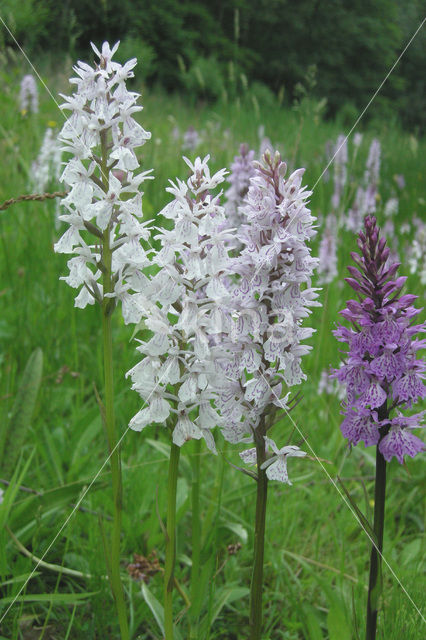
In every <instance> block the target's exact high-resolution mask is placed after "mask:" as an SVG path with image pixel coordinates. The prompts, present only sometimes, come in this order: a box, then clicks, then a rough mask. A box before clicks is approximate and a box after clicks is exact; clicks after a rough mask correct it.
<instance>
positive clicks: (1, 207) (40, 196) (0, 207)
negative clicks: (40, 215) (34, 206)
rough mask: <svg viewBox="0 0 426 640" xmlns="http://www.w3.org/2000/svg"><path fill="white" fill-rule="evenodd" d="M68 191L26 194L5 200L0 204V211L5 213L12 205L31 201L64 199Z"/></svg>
mask: <svg viewBox="0 0 426 640" xmlns="http://www.w3.org/2000/svg"><path fill="white" fill-rule="evenodd" d="M67 193H68V191H53V192H52V193H27V194H24V195H22V196H18V197H17V198H9V200H5V201H4V202H2V204H0V211H5V210H6V209H8V208H9V207H11V206H12V205H13V204H17V203H18V202H28V201H31V200H38V201H41V202H42V201H43V200H53V199H54V198H65V196H66V195H67Z"/></svg>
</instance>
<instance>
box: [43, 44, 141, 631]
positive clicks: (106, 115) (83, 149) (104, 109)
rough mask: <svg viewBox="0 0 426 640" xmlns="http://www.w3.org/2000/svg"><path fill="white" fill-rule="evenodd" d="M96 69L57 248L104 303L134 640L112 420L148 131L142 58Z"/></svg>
mask: <svg viewBox="0 0 426 640" xmlns="http://www.w3.org/2000/svg"><path fill="white" fill-rule="evenodd" d="M92 47H93V49H94V51H95V53H96V55H97V56H98V57H99V62H98V63H97V64H96V65H95V67H94V68H92V67H90V66H89V65H87V64H86V63H84V62H79V63H78V64H77V65H76V66H75V67H74V71H75V72H76V74H77V76H78V77H76V78H72V79H71V80H70V82H71V83H72V84H75V85H76V86H77V89H76V91H75V93H74V94H73V95H72V96H70V97H66V96H63V97H64V98H65V103H64V104H63V105H62V106H61V108H62V109H64V110H68V111H71V115H70V117H69V118H68V120H67V121H66V122H65V124H64V126H63V128H62V130H61V132H60V135H59V139H60V141H61V142H62V143H63V144H64V147H63V151H66V152H68V153H70V154H71V156H72V157H71V158H70V159H69V160H68V162H67V163H66V164H65V169H64V171H63V174H62V177H61V180H63V181H64V183H65V185H67V187H69V193H68V195H67V196H66V197H65V198H64V199H63V200H62V205H63V206H64V207H65V210H66V213H65V214H63V215H61V216H60V220H62V221H64V222H66V223H68V224H69V228H68V229H67V231H65V233H64V234H63V236H62V237H61V238H60V240H59V241H58V242H57V243H56V244H55V251H57V252H59V253H71V254H74V256H75V257H73V258H71V259H70V260H69V261H68V268H69V271H70V272H69V275H68V276H66V277H63V278H62V279H63V280H65V282H67V284H69V285H70V286H71V287H74V288H77V289H80V292H79V294H78V295H77V297H76V299H75V306H76V307H80V308H84V307H85V306H86V305H87V304H95V303H98V304H99V305H100V308H101V312H102V334H103V360H104V410H103V416H104V422H105V428H106V434H107V440H108V449H109V458H110V463H111V478H112V490H113V530H112V537H111V541H110V543H109V545H108V547H109V548H108V550H107V554H108V556H109V557H107V566H108V573H109V578H110V584H111V590H112V594H113V597H114V601H115V606H116V610H117V615H118V620H119V625H120V634H121V638H122V640H127V639H128V638H129V628H128V621H127V612H126V604H125V598H124V588H123V584H122V581H121V577H120V536H121V518H122V515H121V514H122V479H121V460H120V449H119V441H118V434H117V429H116V424H115V415H114V383H113V344H112V325H111V320H112V313H113V311H114V309H115V308H116V305H117V302H118V301H121V302H122V312H123V317H124V321H125V322H126V323H130V322H139V320H140V318H141V316H142V314H143V311H144V296H143V294H142V292H141V287H140V281H141V275H140V270H141V268H142V267H144V266H145V265H147V264H149V260H148V257H147V255H146V254H145V251H144V250H143V248H142V246H141V244H140V240H141V239H148V232H147V230H146V229H145V226H144V224H143V223H142V222H141V220H140V218H141V215H142V207H141V202H142V192H141V191H140V184H141V183H142V181H143V180H144V179H146V178H147V177H148V172H144V173H138V174H134V170H135V169H138V167H139V162H138V160H137V158H136V155H135V151H134V149H135V148H136V147H139V146H141V145H143V144H144V143H145V142H146V140H148V139H149V138H150V135H151V134H150V133H148V132H146V131H144V129H143V128H142V127H141V126H140V125H139V124H137V123H136V122H135V120H134V119H133V117H132V115H133V114H134V113H136V112H138V111H140V110H141V109H142V107H140V106H137V105H136V101H137V99H138V97H139V94H136V93H131V92H129V91H127V89H126V86H125V82H126V80H127V79H128V78H131V77H133V71H132V69H133V68H134V67H135V65H136V59H132V60H129V62H127V63H126V64H125V65H124V66H122V65H120V64H118V63H116V62H113V61H112V57H113V55H114V53H115V52H116V50H117V48H118V43H117V44H116V45H115V46H114V47H113V48H112V50H111V49H110V46H109V44H108V43H107V42H105V43H104V44H103V46H102V51H101V52H99V51H98V49H97V48H96V47H95V46H94V45H93V44H92Z"/></svg>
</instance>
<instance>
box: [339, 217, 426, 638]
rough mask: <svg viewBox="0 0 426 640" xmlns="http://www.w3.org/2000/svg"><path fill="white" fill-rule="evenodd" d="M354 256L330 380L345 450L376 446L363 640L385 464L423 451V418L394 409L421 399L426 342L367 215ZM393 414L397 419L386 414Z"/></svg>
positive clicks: (372, 614)
mask: <svg viewBox="0 0 426 640" xmlns="http://www.w3.org/2000/svg"><path fill="white" fill-rule="evenodd" d="M358 248H359V250H360V253H356V252H353V253H351V257H352V259H353V261H354V262H355V264H356V267H354V266H351V267H348V271H349V273H350V276H351V277H349V278H345V280H346V282H347V283H348V284H349V286H350V287H352V289H353V290H354V291H355V293H356V296H357V300H349V301H348V302H347V303H346V308H345V309H344V310H343V311H341V312H340V313H341V315H342V316H343V317H344V318H345V319H346V320H348V321H349V322H350V323H351V325H352V326H351V328H347V327H344V326H343V325H338V327H337V329H336V330H335V331H334V332H333V333H334V335H335V336H336V338H337V340H339V342H346V343H348V345H349V351H348V352H347V353H346V360H345V362H344V363H343V365H342V366H341V368H340V369H336V370H334V372H333V373H332V377H334V378H337V380H339V382H341V383H343V384H345V385H346V396H347V397H346V400H345V401H344V402H343V403H342V407H343V410H342V414H343V416H344V420H343V422H342V424H341V430H342V433H343V435H344V436H345V437H346V438H347V439H348V441H349V443H350V444H351V445H356V444H358V442H360V441H361V440H362V441H363V442H364V444H365V446H366V447H368V446H376V482H375V499H374V525H373V528H374V535H375V538H376V539H375V541H373V547H372V551H371V560H370V580H369V589H368V600H367V633H366V638H367V640H374V638H375V637H376V626H377V612H378V593H379V591H380V589H379V584H378V576H379V575H380V564H381V554H382V548H383V529H384V508H385V490H386V463H387V462H390V461H391V460H392V458H393V457H395V458H396V459H397V460H398V462H399V463H400V464H403V462H404V456H407V455H408V456H411V457H412V458H414V456H416V455H417V454H418V453H420V452H421V451H423V450H424V449H425V446H424V443H423V442H422V440H420V438H418V437H417V436H416V435H414V433H413V430H415V429H418V428H420V427H421V422H422V418H423V415H424V413H425V412H421V413H417V414H415V415H411V416H405V415H403V414H402V412H401V409H406V408H408V409H411V407H412V406H413V404H415V403H416V402H418V401H419V400H420V399H422V398H424V397H425V396H426V386H425V385H424V382H423V380H424V377H425V376H424V372H425V370H426V363H425V361H424V360H421V359H419V358H418V357H417V353H418V351H420V350H421V349H423V348H424V347H425V346H426V340H421V339H419V338H418V337H417V336H418V334H420V333H424V332H425V331H426V323H422V324H414V318H415V317H416V316H417V315H418V314H419V313H420V311H421V309H416V308H415V307H414V306H413V303H414V301H415V300H416V298H417V296H414V295H411V294H405V295H401V290H402V288H403V286H404V284H405V281H406V278H405V277H404V276H400V277H396V275H397V271H398V268H399V266H400V265H399V263H397V262H396V263H392V262H390V261H389V253H390V251H389V248H388V247H387V246H386V239H385V238H384V237H380V230H379V227H378V226H377V223H376V218H375V217H374V216H370V215H369V216H366V218H365V220H364V230H363V231H360V232H359V234H358ZM395 410H397V415H396V416H393V412H394V411H395Z"/></svg>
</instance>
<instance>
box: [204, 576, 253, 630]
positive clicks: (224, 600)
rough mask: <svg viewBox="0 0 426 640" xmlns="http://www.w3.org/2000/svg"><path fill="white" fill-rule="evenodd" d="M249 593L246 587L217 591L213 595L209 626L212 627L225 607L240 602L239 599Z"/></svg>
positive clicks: (229, 587) (228, 587) (232, 587)
mask: <svg viewBox="0 0 426 640" xmlns="http://www.w3.org/2000/svg"><path fill="white" fill-rule="evenodd" d="M249 593H250V591H249V589H247V588H246V587H238V586H232V585H231V586H227V587H222V588H221V589H218V590H217V591H216V593H215V598H214V603H213V612H212V617H211V620H210V624H211V625H212V624H213V623H214V621H215V620H216V618H217V617H218V616H219V615H220V612H221V611H222V609H223V608H224V607H225V606H227V605H230V604H231V603H232V602H235V600H241V598H245V597H246V596H248V594H249Z"/></svg>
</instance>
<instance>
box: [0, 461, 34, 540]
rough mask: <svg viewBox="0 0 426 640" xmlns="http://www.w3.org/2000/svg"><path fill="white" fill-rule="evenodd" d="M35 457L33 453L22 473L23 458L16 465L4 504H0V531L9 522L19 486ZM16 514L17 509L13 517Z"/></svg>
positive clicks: (4, 497) (5, 494)
mask: <svg viewBox="0 0 426 640" xmlns="http://www.w3.org/2000/svg"><path fill="white" fill-rule="evenodd" d="M33 455H34V451H32V452H31V454H30V456H29V457H28V459H27V461H26V463H25V465H24V468H23V469H22V471H20V467H21V458H20V459H19V461H18V464H17V465H16V468H15V471H14V473H13V476H12V478H11V480H10V484H9V486H8V488H7V489H6V491H5V493H4V496H3V502H2V503H1V504H0V530H1V529H3V527H4V525H5V524H6V523H7V521H8V516H9V513H10V512H11V511H12V506H13V504H14V501H15V497H16V494H17V492H18V490H19V486H20V485H21V484H22V481H23V479H24V477H25V474H26V473H27V470H28V467H29V466H30V464H31V461H32V459H33ZM14 513H15V507H14V509H13V511H12V516H13V514H14Z"/></svg>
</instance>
